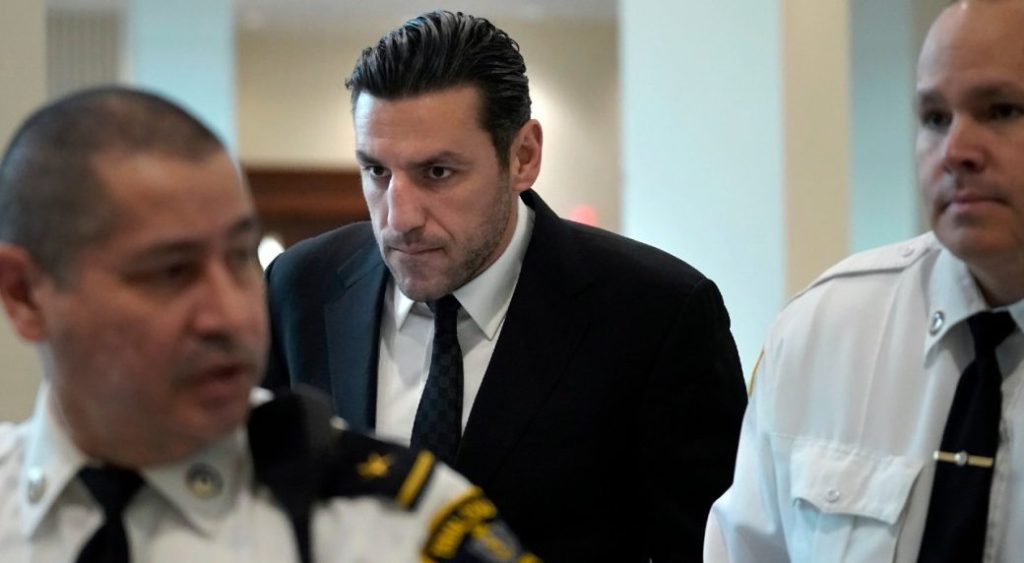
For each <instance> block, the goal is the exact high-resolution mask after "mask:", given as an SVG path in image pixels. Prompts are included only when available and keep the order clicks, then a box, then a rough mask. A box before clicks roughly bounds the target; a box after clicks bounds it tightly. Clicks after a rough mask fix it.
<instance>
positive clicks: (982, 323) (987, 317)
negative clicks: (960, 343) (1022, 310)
mask: <svg viewBox="0 0 1024 563" xmlns="http://www.w3.org/2000/svg"><path fill="white" fill-rule="evenodd" d="M967 326H968V327H970V329H971V337H972V338H974V355H975V356H976V357H977V356H982V355H987V354H992V353H993V352H995V349H996V347H997V346H999V344H1000V343H1002V341H1003V340H1006V337H1007V336H1010V333H1011V332H1013V330H1014V329H1015V328H1017V324H1016V323H1015V322H1014V321H1013V317H1011V316H1010V313H1007V312H1006V311H1000V312H998V313H993V312H990V311H986V312H984V313H977V314H975V315H973V316H971V318H969V319H967Z"/></svg>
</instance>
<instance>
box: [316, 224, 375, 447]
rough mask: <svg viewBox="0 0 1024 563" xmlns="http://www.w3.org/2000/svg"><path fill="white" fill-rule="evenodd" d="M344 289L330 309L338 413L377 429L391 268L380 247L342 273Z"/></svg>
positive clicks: (327, 311) (365, 250) (327, 318)
mask: <svg viewBox="0 0 1024 563" xmlns="http://www.w3.org/2000/svg"><path fill="white" fill-rule="evenodd" d="M337 275H338V279H339V281H340V285H339V288H338V291H337V292H336V293H335V295H334V296H332V298H331V299H328V301H327V304H326V305H325V306H324V325H325V326H324V330H326V331H327V338H326V341H327V356H328V365H329V369H330V376H331V388H332V393H331V395H332V396H333V399H334V408H335V411H336V412H337V413H338V415H339V416H341V417H342V418H343V419H345V420H346V421H347V422H348V423H349V424H350V425H351V426H352V428H353V429H355V430H358V431H362V432H366V431H370V430H373V427H374V422H375V417H376V410H377V356H378V353H379V349H380V345H379V342H380V311H381V304H382V302H383V299H384V289H385V287H386V282H387V268H385V267H384V262H383V261H382V260H381V258H380V253H379V251H378V250H377V246H376V244H370V245H368V246H366V247H365V248H363V249H362V250H360V251H359V252H357V253H356V254H355V255H353V256H352V258H351V259H349V260H348V261H347V262H346V263H345V264H344V265H342V266H341V268H338V271H337Z"/></svg>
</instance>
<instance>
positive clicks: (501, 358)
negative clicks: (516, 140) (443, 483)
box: [455, 191, 593, 486]
mask: <svg viewBox="0 0 1024 563" xmlns="http://www.w3.org/2000/svg"><path fill="white" fill-rule="evenodd" d="M523 199H524V200H525V201H526V203H527V205H529V206H530V207H532V208H533V209H534V211H535V214H536V215H535V221H534V228H533V233H532V235H531V238H530V244H529V246H528V247H527V251H526V256H525V257H524V259H523V267H522V270H521V271H520V275H519V281H518V282H517V284H516V289H515V293H514V295H513V297H512V302H511V303H510V305H509V309H508V313H507V315H506V317H505V323H504V325H503V327H502V329H501V335H500V336H499V339H498V343H497V345H496V346H495V349H494V354H493V356H491V361H490V364H489V365H488V367H487V371H486V373H485V375H484V380H483V384H482V385H481V387H480V391H479V393H478V394H477V397H476V400H475V401H474V403H473V411H472V413H471V414H470V418H469V422H468V423H467V424H466V429H465V432H464V433H463V438H462V443H461V445H460V448H459V454H458V457H457V458H456V463H455V466H456V468H457V469H459V470H460V471H462V472H463V473H465V474H466V476H467V477H469V478H470V479H471V480H473V481H474V482H476V483H479V484H481V485H483V486H486V484H487V480H488V478H489V477H490V476H491V475H492V473H493V472H494V470H495V469H497V468H498V467H499V465H500V464H501V461H502V460H503V459H504V458H505V456H506V455H507V454H508V453H509V451H510V450H511V449H512V448H513V447H514V446H515V445H516V443H517V441H518V438H519V437H521V436H522V435H523V433H524V432H525V431H526V428H527V426H528V424H529V422H530V420H531V419H532V418H533V417H534V415H535V413H536V412H537V411H538V409H540V408H541V407H542V406H543V404H544V402H545V400H546V398H547V396H548V395H549V393H550V391H551V389H552V388H553V387H554V386H555V384H557V383H558V380H559V378H560V376H561V374H563V373H565V371H566V369H567V368H568V366H569V362H570V360H571V359H572V355H573V353H574V352H575V350H576V348H577V345H578V343H579V341H580V338H581V337H582V335H583V334H584V333H585V332H586V330H587V328H588V327H589V324H590V318H591V316H592V315H593V311H592V307H589V306H588V305H587V303H586V300H585V299H581V297H582V295H583V294H584V293H585V290H586V288H587V286H588V285H589V282H588V280H589V278H588V276H587V274H586V267H585V264H582V263H580V261H578V260H577V257H576V256H577V255H576V252H574V249H573V248H572V247H573V243H572V240H571V233H570V232H569V230H568V228H567V227H566V226H565V225H564V224H563V223H562V220H561V219H559V218H558V217H557V216H556V215H555V214H554V212H553V211H551V209H550V208H548V207H547V205H545V204H544V202H543V201H541V200H540V198H539V197H537V196H536V194H535V193H533V192H532V191H531V192H526V193H524V194H523Z"/></svg>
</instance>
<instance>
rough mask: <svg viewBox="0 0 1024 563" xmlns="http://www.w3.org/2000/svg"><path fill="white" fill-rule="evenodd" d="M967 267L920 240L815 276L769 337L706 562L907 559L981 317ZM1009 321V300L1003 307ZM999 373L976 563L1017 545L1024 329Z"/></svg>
mask: <svg viewBox="0 0 1024 563" xmlns="http://www.w3.org/2000/svg"><path fill="white" fill-rule="evenodd" d="M986 309H987V306H986V304H985V300H984V298H983V297H982V296H981V294H980V292H979V290H978V288H977V285H976V284H975V282H974V280H973V278H972V277H971V275H970V274H969V272H968V270H967V267H966V265H965V264H964V263H963V262H961V261H959V260H958V259H956V258H955V257H954V256H953V255H952V254H950V253H949V251H947V250H945V249H944V248H943V247H942V246H941V245H940V244H939V243H938V242H937V241H936V240H935V238H934V236H933V235H931V234H930V233H929V234H926V235H922V236H920V237H918V238H916V239H913V240H911V241H908V242H905V243H902V244H899V245H893V246H889V247H885V248H881V249H878V250H874V251H868V252H866V253H862V254H858V255H855V256H853V257H851V258H848V259H847V260H845V261H843V262H842V263H840V264H839V265H837V266H835V267H834V268H832V269H831V270H829V271H828V272H826V273H825V274H824V275H823V276H822V277H821V278H819V280H818V281H816V282H815V283H814V284H813V285H812V286H811V287H810V288H809V289H808V290H807V291H805V292H804V293H803V294H801V295H799V296H797V297H796V298H795V299H794V300H793V301H792V302H791V303H790V304H789V305H788V306H787V307H786V309H785V310H784V311H783V312H782V314H781V315H780V316H779V318H778V320H777V321H776V323H775V325H774V326H773V328H772V330H771V331H770V333H769V335H768V338H767V340H766V343H765V347H764V357H763V361H762V362H761V363H760V367H759V369H757V370H756V371H755V374H754V377H755V379H754V381H753V391H752V395H751V400H750V404H749V406H748V409H747V412H746V416H745V418H744V421H743V430H742V436H741V439H740V447H739V455H738V458H737V465H736V476H735V481H734V483H733V486H732V487H731V488H730V489H729V490H728V491H727V492H726V493H725V494H724V495H723V496H722V498H720V499H719V500H718V501H717V502H716V503H715V505H714V506H713V508H712V510H711V515H710V519H709V521H708V527H707V532H706V536H705V560H706V561H710V562H720V561H737V562H755V561H756V562H759V563H760V562H764V563H768V562H775V561H796V562H806V563H829V562H864V563H880V562H886V561H896V562H899V563H915V562H916V561H917V554H918V551H919V549H920V544H921V538H922V535H923V532H924V524H925V518H926V515H927V511H928V504H929V499H930V496H931V491H932V481H933V479H934V474H935V463H936V462H935V461H933V459H932V455H933V453H934V452H935V450H936V449H938V447H939V444H940V442H941V439H942V433H943V429H944V428H945V423H946V417H947V415H948V413H949V409H950V405H951V404H952V401H953V395H954V392H955V390H956V386H957V382H958V380H959V378H960V374H961V372H962V371H963V369H964V368H965V367H966V366H967V365H968V364H969V363H970V362H971V361H972V360H973V356H974V352H973V347H972V346H973V344H972V340H971V335H970V331H969V329H968V327H967V324H966V322H965V321H966V319H967V318H968V317H970V316H971V315H973V314H974V313H977V312H980V311H983V310H986ZM1006 309H1008V310H1009V312H1010V313H1011V315H1012V316H1013V318H1014V320H1015V321H1016V323H1017V326H1018V327H1020V326H1024V302H1018V303H1016V304H1014V305H1012V306H1010V307H1008V308H1006ZM997 356H998V359H999V363H1000V366H1001V369H1002V373H1003V374H1004V379H1003V387H1002V391H1003V419H1002V423H1001V430H1002V431H1001V439H1000V443H999V450H998V453H997V456H996V465H995V468H994V478H993V483H992V492H991V504H990V508H989V519H988V528H987V538H986V547H985V561H990V562H1004V563H1010V562H1019V561H1021V557H1022V554H1024V397H1022V394H1024V392H1022V389H1024V365H1022V364H1024V362H1022V358H1024V335H1022V334H1021V332H1020V331H1019V330H1018V331H1015V332H1014V333H1013V334H1011V336H1010V337H1009V338H1007V340H1006V341H1004V342H1003V344H1002V345H1001V346H1000V347H999V348H998V349H997Z"/></svg>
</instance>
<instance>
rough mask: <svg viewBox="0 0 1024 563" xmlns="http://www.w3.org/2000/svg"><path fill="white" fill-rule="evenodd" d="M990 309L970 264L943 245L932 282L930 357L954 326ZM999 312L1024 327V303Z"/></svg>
mask: <svg viewBox="0 0 1024 563" xmlns="http://www.w3.org/2000/svg"><path fill="white" fill-rule="evenodd" d="M989 309H990V307H989V306H988V303H986V302H985V297H984V296H983V295H982V294H981V290H980V289H979V288H978V283H977V282H976V281H975V280H974V276H973V275H972V274H971V272H970V270H969V269H968V268H967V264H965V263H964V262H963V261H962V260H960V259H959V258H957V257H956V256H954V255H953V254H952V253H951V252H950V251H949V250H947V249H946V248H945V247H943V246H940V251H939V256H938V258H937V259H936V260H935V266H934V268H933V269H932V272H931V276H930V278H929V280H928V320H927V322H928V331H927V332H926V335H925V354H926V356H927V355H928V354H929V353H932V350H933V349H934V348H935V347H936V345H938V343H939V342H941V341H942V339H943V338H944V337H945V336H946V335H947V334H948V333H949V332H950V331H951V330H953V328H954V327H956V326H957V325H959V324H960V323H962V322H964V321H966V320H967V319H968V318H970V317H971V316H972V315H974V314H976V313H980V312H982V311H987V310H989ZM995 310H998V311H1002V310H1006V311H1009V312H1010V315H1011V316H1012V317H1013V319H1014V321H1016V323H1017V326H1018V327H1021V326H1024V300H1022V301H1018V302H1016V303H1014V304H1012V305H1009V306H1007V307H999V308H996V309H995Z"/></svg>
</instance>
